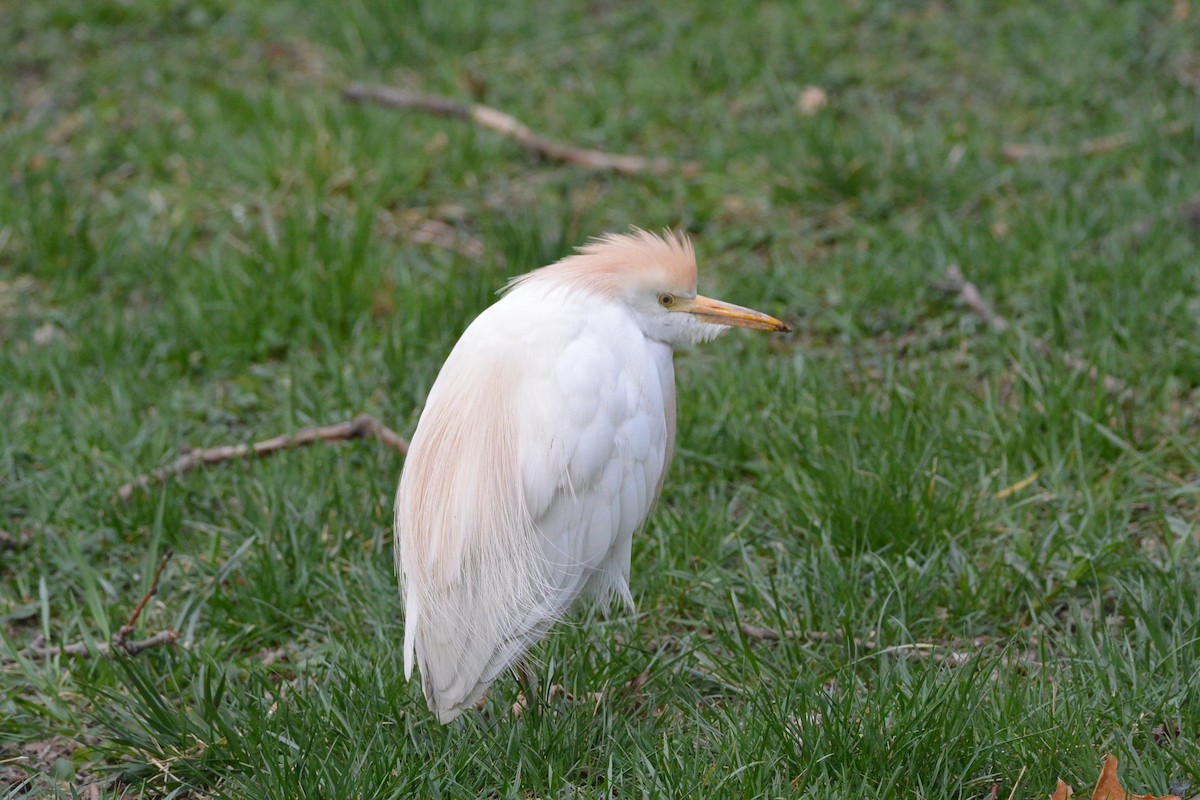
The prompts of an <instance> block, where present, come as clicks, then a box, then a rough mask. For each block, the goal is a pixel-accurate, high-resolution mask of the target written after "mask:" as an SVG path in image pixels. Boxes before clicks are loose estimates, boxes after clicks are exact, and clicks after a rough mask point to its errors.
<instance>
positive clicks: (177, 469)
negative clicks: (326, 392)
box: [117, 414, 408, 501]
mask: <svg viewBox="0 0 1200 800" xmlns="http://www.w3.org/2000/svg"><path fill="white" fill-rule="evenodd" d="M367 437H372V438H375V439H378V440H379V441H381V442H383V443H384V444H385V445H387V446H388V447H390V448H392V449H393V450H396V451H397V452H399V453H400V454H401V455H404V454H405V453H407V452H408V442H407V441H405V439H404V438H403V437H402V436H400V434H398V433H396V432H395V431H393V430H392V429H391V428H389V427H387V426H386V425H384V424H383V423H382V422H380V421H379V420H377V419H375V418H374V417H372V416H371V415H370V414H362V415H360V416H357V417H355V418H354V419H352V420H350V421H349V422H339V423H337V424H336V425H321V426H319V427H316V428H305V429H304V430H302V431H297V432H296V433H293V434H284V435H283V436H276V437H275V438H273V439H267V440H265V441H262V442H255V443H254V444H232V445H225V446H223V447H212V448H208V449H204V450H189V451H187V452H185V453H184V454H183V455H181V456H180V457H179V458H177V459H175V461H173V462H172V463H170V464H168V465H167V466H165V467H160V468H159V469H156V470H154V472H151V473H149V474H148V475H140V476H138V477H137V478H135V479H134V480H132V481H130V482H129V483H127V484H125V485H124V486H122V487H121V488H119V489H117V498H118V499H120V500H123V501H124V500H128V499H129V498H130V497H132V496H133V493H134V492H135V491H137V490H138V489H146V488H149V487H150V486H151V485H152V484H154V483H161V482H163V481H166V480H167V479H168V478H173V477H176V476H179V475H185V474H187V473H188V472H191V471H192V470H193V469H195V468H196V467H198V466H200V465H201V464H206V465H207V464H219V463H221V462H222V461H232V460H234V459H239V458H250V457H254V458H264V457H266V456H270V455H274V454H275V453H278V452H280V451H282V450H291V449H294V448H297V447H307V446H308V445H311V444H315V443H317V442H345V441H349V440H351V439H365V438H367Z"/></svg>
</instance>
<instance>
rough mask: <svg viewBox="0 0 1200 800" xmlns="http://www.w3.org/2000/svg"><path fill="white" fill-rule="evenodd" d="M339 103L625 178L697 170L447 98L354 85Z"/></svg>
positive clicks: (474, 104) (346, 89)
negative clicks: (394, 112) (475, 133)
mask: <svg viewBox="0 0 1200 800" xmlns="http://www.w3.org/2000/svg"><path fill="white" fill-rule="evenodd" d="M342 99H343V100H345V101H347V102H349V103H371V104H373V105H378V106H384V107H386V108H394V109H398V110H400V111H421V112H423V113H426V114H433V115H434V116H438V117H446V118H448V119H459V120H463V121H465V122H470V123H473V124H475V125H478V126H479V127H481V128H486V129H488V130H490V131H493V132H495V133H498V134H500V135H501V136H505V137H507V138H509V139H512V140H513V141H515V142H516V143H517V144H519V145H521V146H522V147H524V148H525V149H526V150H528V151H530V152H531V153H534V154H535V155H538V156H541V157H543V158H548V159H551V160H553V161H562V162H565V163H568V164H575V165H576V166H580V167H586V168H588V169H595V170H604V171H611V172H619V173H622V174H625V175H637V174H641V173H650V174H655V175H665V174H668V173H672V172H682V173H684V174H685V175H689V174H695V173H696V172H697V171H698V169H699V167H698V165H696V164H695V163H693V162H686V163H682V164H680V163H676V162H675V161H672V160H671V159H669V158H646V157H644V156H633V155H624V154H620V153H606V152H604V151H602V150H591V149H588V148H585V147H576V146H575V145H572V144H567V143H566V142H560V141H557V140H555V139H550V138H547V137H545V136H542V135H541V134H539V133H536V132H534V131H533V130H532V129H531V128H530V127H529V126H528V125H526V124H525V123H523V122H521V121H520V120H518V119H517V118H516V117H513V116H511V115H509V114H506V113H504V112H503V111H500V110H498V109H495V108H492V107H491V106H485V105H480V104H478V103H463V102H460V101H458V100H451V99H450V98H448V97H438V96H436V95H429V94H422V93H420V92H412V91H408V90H405V89H396V88H393V87H390V86H371V85H367V84H361V83H354V84H351V85H349V86H347V87H346V88H345V89H343V90H342Z"/></svg>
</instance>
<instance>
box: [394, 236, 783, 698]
mask: <svg viewBox="0 0 1200 800" xmlns="http://www.w3.org/2000/svg"><path fill="white" fill-rule="evenodd" d="M695 280H696V268H695V258H694V255H693V253H692V249H691V246H690V244H689V243H688V242H687V240H686V239H683V238H682V237H678V236H667V237H661V238H660V237H657V236H653V235H651V234H648V233H645V232H642V231H635V232H634V233H633V234H630V235H609V236H607V237H604V238H602V239H599V240H595V241H593V242H591V243H589V244H588V245H586V246H585V247H584V248H582V249H581V250H580V252H579V253H577V254H576V255H574V256H571V257H568V258H566V259H564V260H562V261H560V262H558V263H557V264H553V265H551V266H549V267H546V268H544V269H541V270H537V271H535V272H532V273H529V274H528V275H525V276H523V277H521V278H518V279H517V280H515V281H514V282H513V283H512V284H510V286H509V288H508V290H507V292H506V293H505V295H504V296H503V297H502V298H501V299H500V300H499V301H498V302H497V303H495V304H494V305H493V306H491V307H490V308H488V309H487V310H486V311H484V312H483V313H482V314H480V315H479V317H478V318H477V319H476V320H475V321H474V322H472V323H471V325H470V326H469V327H468V328H467V330H466V331H465V332H464V333H463V335H462V338H461V339H460V340H459V341H458V343H457V344H456V345H455V347H454V349H453V351H452V352H451V353H450V356H449V358H447V359H446V363H445V364H444V365H443V367H442V370H441V373H440V374H439V375H438V377H437V380H436V381H435V382H434V384H433V387H432V389H430V392H429V397H428V400H427V402H426V405H425V410H424V413H423V414H422V415H421V419H420V421H419V423H418V425H417V430H416V433H415V434H414V435H413V439H412V443H411V447H410V449H409V452H408V456H407V460H406V462H405V467H404V472H403V475H402V476H401V479H400V487H399V491H398V493H397V498H396V552H397V566H398V569H399V571H400V575H401V583H402V586H403V593H404V611H405V631H404V668H405V675H406V676H411V673H412V668H413V666H414V664H415V665H416V666H418V667H419V669H420V671H421V675H422V678H423V684H424V690H425V697H426V700H427V701H428V703H429V708H430V710H432V711H434V712H435V713H437V715H438V718H439V719H440V720H441V721H442V722H449V721H450V720H452V719H454V718H455V717H456V716H458V715H459V714H460V713H461V712H462V711H463V710H464V709H466V708H468V707H470V706H471V705H473V704H475V703H476V702H477V701H478V700H479V699H480V697H482V696H483V694H484V693H485V692H486V691H487V688H488V686H490V685H491V683H492V682H493V681H494V680H495V679H496V678H497V677H498V676H499V675H500V674H501V673H502V672H503V671H504V670H506V669H508V668H510V667H512V666H514V664H516V663H518V662H519V661H520V659H521V658H522V657H523V656H524V654H525V653H526V651H528V650H529V648H530V647H532V646H533V645H534V644H536V643H537V642H538V641H539V640H540V639H541V638H542V637H543V636H544V635H545V634H546V632H547V631H548V630H549V628H550V627H551V626H552V625H553V624H554V623H555V622H556V621H557V620H558V619H560V618H561V617H562V616H563V614H565V613H566V611H567V609H568V608H569V607H570V606H571V604H572V603H573V602H574V601H575V600H576V599H578V598H579V597H580V596H581V595H590V596H595V597H601V598H609V597H613V596H615V597H619V598H620V599H621V600H622V601H623V602H624V603H625V604H626V605H627V606H629V607H630V608H632V604H633V601H632V596H631V594H630V590H629V563H630V546H631V542H632V538H633V534H634V532H635V531H636V530H637V529H638V527H639V526H641V524H642V523H643V521H644V520H645V518H646V516H647V514H648V513H649V511H650V509H651V507H652V506H653V504H654V501H655V499H656V498H657V496H658V491H659V489H660V488H661V487H662V481H663V478H664V476H665V474H666V471H667V468H668V467H669V465H670V460H671V452H672V449H673V445H674V438H675V377H674V367H673V364H672V348H673V347H674V346H675V345H677V344H684V343H691V342H696V341H701V340H704V339H709V338H712V337H714V336H716V335H717V334H719V333H720V332H721V331H722V330H723V328H722V327H721V326H722V325H731V324H732V325H741V326H744V327H756V328H762V329H769V330H786V329H787V328H786V326H785V325H784V324H783V323H781V322H779V321H778V320H775V319H773V318H771V317H767V316H766V315H763V314H759V313H758V312H754V311H750V310H748V309H743V308H740V307H738V306H732V305H728V304H724V303H719V302H717V301H712V300H708V299H707V298H702V297H697V296H696V293H695ZM680 312H682V313H680Z"/></svg>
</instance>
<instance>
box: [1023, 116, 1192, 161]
mask: <svg viewBox="0 0 1200 800" xmlns="http://www.w3.org/2000/svg"><path fill="white" fill-rule="evenodd" d="M1188 127H1189V126H1188V123H1187V122H1185V121H1183V120H1177V121H1176V122H1172V123H1171V124H1170V125H1167V126H1165V127H1164V128H1163V129H1162V134H1163V135H1164V136H1178V135H1179V134H1181V133H1183V132H1184V131H1186V130H1188ZM1133 142H1134V136H1133V134H1132V133H1129V132H1128V131H1126V132H1124V133H1114V134H1110V135H1108V136H1098V137H1096V138H1095V139H1085V140H1084V141H1082V142H1080V143H1079V144H1077V145H1075V146H1074V147H1062V146H1055V145H1043V144H1016V143H1012V144H1006V145H1004V147H1003V149H1002V150H1001V152H1002V153H1003V154H1004V157H1005V158H1006V159H1007V160H1009V161H1028V160H1031V159H1038V158H1041V159H1051V158H1070V157H1072V156H1096V155H1102V154H1104V153H1111V152H1112V151H1114V150H1120V149H1121V148H1123V147H1128V146H1129V145H1131V144H1133Z"/></svg>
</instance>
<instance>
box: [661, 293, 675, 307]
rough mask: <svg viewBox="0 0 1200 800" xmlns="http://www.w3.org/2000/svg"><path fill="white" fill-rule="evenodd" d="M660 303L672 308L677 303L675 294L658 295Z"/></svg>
mask: <svg viewBox="0 0 1200 800" xmlns="http://www.w3.org/2000/svg"><path fill="white" fill-rule="evenodd" d="M658 304H659V305H660V306H662V307H663V308H670V307H671V306H673V305H675V297H674V295H669V294H660V295H659V296H658Z"/></svg>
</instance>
